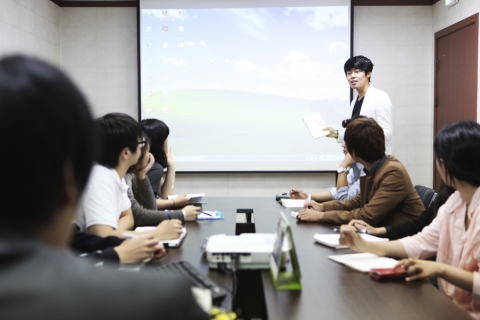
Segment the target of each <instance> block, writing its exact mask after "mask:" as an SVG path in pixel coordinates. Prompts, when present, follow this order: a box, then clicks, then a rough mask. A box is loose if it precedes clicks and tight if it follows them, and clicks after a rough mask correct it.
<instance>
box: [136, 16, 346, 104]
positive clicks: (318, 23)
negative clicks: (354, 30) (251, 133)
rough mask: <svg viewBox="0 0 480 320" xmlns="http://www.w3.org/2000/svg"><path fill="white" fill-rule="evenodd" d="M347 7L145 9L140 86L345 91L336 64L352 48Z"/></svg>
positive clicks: (324, 94) (305, 94) (323, 95)
mask: <svg viewBox="0 0 480 320" xmlns="http://www.w3.org/2000/svg"><path fill="white" fill-rule="evenodd" d="M347 10H348V8H347V7H322V8H264V9H258V8H256V9H243V8H242V9H216V10H211V9H197V10H195V9H183V10H181V9H180V10H178V9H169V10H143V12H142V14H143V15H144V19H143V22H144V23H143V26H144V27H143V28H142V33H143V34H144V43H143V44H144V50H142V55H143V57H144V58H146V60H145V61H146V62H147V63H146V64H145V65H144V71H145V72H143V73H142V75H143V77H144V79H143V80H147V81H149V84H148V86H145V89H146V91H148V90H150V91H154V90H156V89H157V88H162V89H167V90H178V89H216V90H233V91H240V92H252V93H261V94H271V95H278V96H285V97H292V98H301V99H311V100H322V99H335V98H339V99H345V78H344V75H343V74H342V72H339V70H338V65H339V63H340V64H343V63H344V62H345V60H346V59H348V56H349V47H348V43H349V39H348V33H346V32H345V29H346V28H348V12H347ZM173 69H183V71H179V70H175V71H174V70H173ZM177 72H179V74H178V75H177ZM184 73H188V74H190V75H191V76H189V77H184V76H182V75H184ZM167 77H168V80H166V78H167ZM226 78H227V79H226ZM145 93H146V92H145Z"/></svg>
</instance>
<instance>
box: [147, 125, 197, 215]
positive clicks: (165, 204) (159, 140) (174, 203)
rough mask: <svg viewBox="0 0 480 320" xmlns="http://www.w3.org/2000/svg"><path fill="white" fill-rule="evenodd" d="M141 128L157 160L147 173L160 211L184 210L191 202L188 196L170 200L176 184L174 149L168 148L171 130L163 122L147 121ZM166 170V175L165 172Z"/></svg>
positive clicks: (184, 195)
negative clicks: (169, 197) (148, 139)
mask: <svg viewBox="0 0 480 320" xmlns="http://www.w3.org/2000/svg"><path fill="white" fill-rule="evenodd" d="M140 126H141V127H142V130H143V132H145V133H146V134H147V135H148V136H149V137H150V139H151V145H150V153H151V154H152V155H153V157H154V158H155V163H154V164H153V166H152V168H151V169H150V170H149V171H148V172H147V176H148V179H149V180H150V185H151V186H152V190H153V192H154V193H155V195H156V197H157V208H158V209H169V208H178V207H180V208H183V207H185V206H186V205H187V204H188V201H189V200H190V199H189V198H187V195H186V194H181V195H179V196H178V197H176V198H175V199H173V200H168V196H169V195H171V194H172V192H173V187H174V183H175V169H176V162H175V157H174V155H173V151H172V148H169V146H168V135H169V134H170V129H169V128H168V126H167V125H166V124H165V123H164V122H163V121H161V120H158V119H145V120H142V121H140ZM165 169H166V173H165V174H164V171H165Z"/></svg>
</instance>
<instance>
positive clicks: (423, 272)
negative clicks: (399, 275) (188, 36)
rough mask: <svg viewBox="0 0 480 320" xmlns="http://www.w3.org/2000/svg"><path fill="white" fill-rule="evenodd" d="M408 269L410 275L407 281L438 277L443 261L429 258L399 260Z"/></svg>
mask: <svg viewBox="0 0 480 320" xmlns="http://www.w3.org/2000/svg"><path fill="white" fill-rule="evenodd" d="M398 264H399V265H403V266H404V267H405V269H407V274H408V275H409V277H407V278H405V280H407V281H414V280H418V279H423V278H433V277H438V275H439V274H440V268H441V265H442V264H441V263H439V262H435V261H428V260H416V259H403V260H400V261H399V262H398Z"/></svg>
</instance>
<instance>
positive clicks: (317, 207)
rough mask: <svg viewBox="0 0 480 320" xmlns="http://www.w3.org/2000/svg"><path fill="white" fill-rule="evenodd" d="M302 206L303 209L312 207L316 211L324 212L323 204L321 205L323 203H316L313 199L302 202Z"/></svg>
mask: <svg viewBox="0 0 480 320" xmlns="http://www.w3.org/2000/svg"><path fill="white" fill-rule="evenodd" d="M303 207H304V208H305V209H313V210H316V211H321V212H325V206H324V205H323V203H317V202H315V201H313V200H312V201H310V202H308V201H305V202H304V203H303Z"/></svg>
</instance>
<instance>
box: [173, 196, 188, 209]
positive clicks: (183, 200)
mask: <svg viewBox="0 0 480 320" xmlns="http://www.w3.org/2000/svg"><path fill="white" fill-rule="evenodd" d="M173 200H174V203H175V207H176V208H178V207H182V208H183V207H185V206H186V205H187V204H188V201H190V198H189V197H187V195H186V194H185V193H184V194H180V195H178V196H177V197H176V198H175V199H173Z"/></svg>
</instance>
